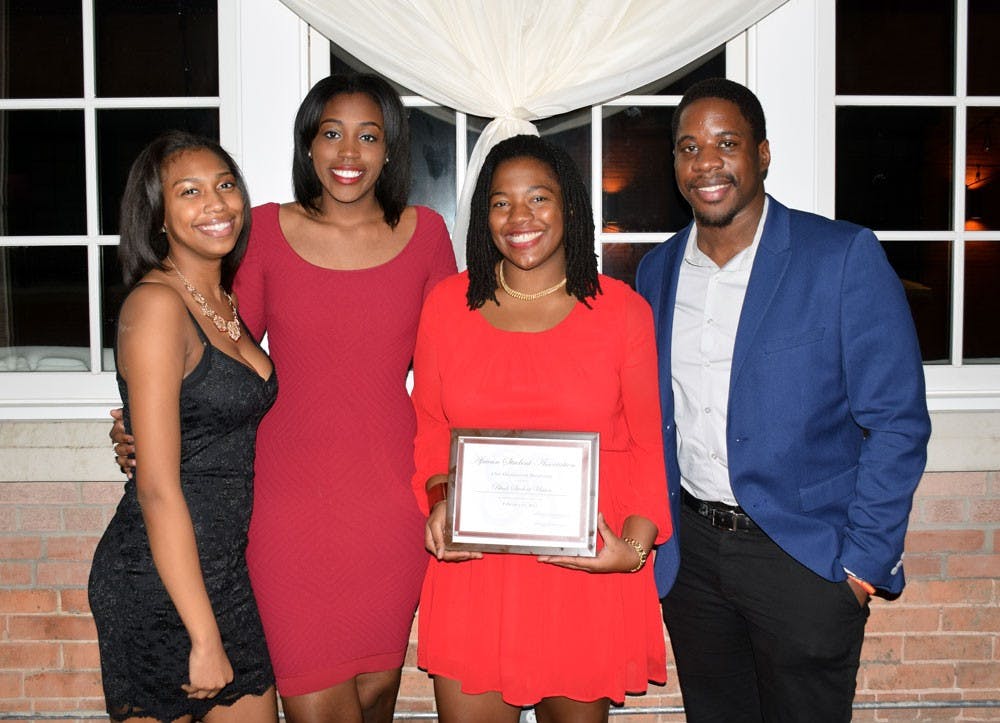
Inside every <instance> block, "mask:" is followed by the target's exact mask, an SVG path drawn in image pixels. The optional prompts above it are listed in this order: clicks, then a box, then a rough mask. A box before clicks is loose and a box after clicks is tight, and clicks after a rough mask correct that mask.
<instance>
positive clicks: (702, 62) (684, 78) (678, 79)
mask: <svg viewBox="0 0 1000 723" xmlns="http://www.w3.org/2000/svg"><path fill="white" fill-rule="evenodd" d="M725 77H726V46H725V45H720V46H719V47H718V48H716V49H715V50H712V51H710V52H708V53H706V54H705V55H703V56H701V57H700V58H698V59H697V60H696V61H694V62H693V63H690V64H688V65H686V66H684V67H683V68H681V69H680V70H678V71H676V72H674V73H671V74H670V75H668V76H667V77H666V78H664V79H663V80H660V81H657V82H656V83H655V84H654V86H655V87H656V90H653V89H648V90H647V89H644V88H640V89H639V90H635V91H632V93H633V94H635V95H647V94H653V93H655V94H656V95H684V91H686V90H687V89H688V88H690V87H691V86H692V85H694V84H695V83H696V82H698V81H699V80H704V79H706V78H725Z"/></svg>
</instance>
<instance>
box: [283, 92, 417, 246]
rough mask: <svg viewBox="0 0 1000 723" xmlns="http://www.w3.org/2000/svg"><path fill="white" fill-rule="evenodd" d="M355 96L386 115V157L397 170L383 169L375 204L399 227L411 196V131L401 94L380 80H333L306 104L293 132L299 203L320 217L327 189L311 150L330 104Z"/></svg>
mask: <svg viewBox="0 0 1000 723" xmlns="http://www.w3.org/2000/svg"><path fill="white" fill-rule="evenodd" d="M355 93H362V94H364V95H367V96H368V97H369V98H371V99H372V101H374V103H375V105H377V106H378V107H379V108H380V109H381V111H382V121H383V123H384V125H385V128H384V130H385V150H386V157H387V158H389V159H390V160H391V165H390V163H388V162H387V163H386V165H385V166H383V167H382V172H381V173H380V174H379V177H378V180H377V181H376V182H375V200H376V201H378V204H379V206H381V208H382V213H384V214H385V221H386V223H388V224H389V226H390V227H392V228H395V227H396V225H397V224H398V223H399V218H400V216H401V215H402V213H403V209H405V208H406V202H407V199H408V198H409V195H410V127H409V123H408V121H407V116H406V109H405V108H403V102H402V101H401V100H400V99H399V94H398V93H396V91H395V90H394V89H393V87H392V86H391V85H389V83H387V82H386V81H385V80H383V79H382V78H380V77H378V76H377V75H370V74H366V73H358V74H351V75H331V76H329V77H327V78H323V80H321V81H319V82H318V83H316V85H314V86H313V87H312V89H311V90H310V91H309V92H308V93H307V94H306V97H305V98H303V99H302V103H301V104H300V105H299V110H298V112H297V113H296V114H295V127H294V130H293V131H292V135H293V138H294V141H295V150H294V152H293V155H292V185H293V187H294V189H295V200H296V201H298V203H299V205H300V206H302V208H304V209H305V210H306V211H308V212H310V213H319V212H320V208H319V203H318V199H319V198H320V196H321V194H322V193H323V185H322V184H321V183H320V180H319V176H317V175H316V169H315V168H314V167H313V162H312V158H310V156H309V149H310V147H311V146H312V142H313V139H314V138H316V134H317V133H318V132H319V124H320V121H321V120H322V118H323V108H325V107H326V104H327V103H329V102H330V100H331V99H332V98H333V97H335V96H338V95H353V94H355Z"/></svg>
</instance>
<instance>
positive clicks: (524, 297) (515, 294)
mask: <svg viewBox="0 0 1000 723" xmlns="http://www.w3.org/2000/svg"><path fill="white" fill-rule="evenodd" d="M497 269H498V272H497V276H498V277H499V278H500V286H502V287H503V290H504V291H505V292H507V296H510V297H512V298H515V299H519V300H520V301H534V300H535V299H540V298H542V297H543V296H548V295H549V294H554V293H555V292H557V291H559V289H561V288H562V287H564V286H565V285H566V277H565V276H563V278H562V281H560V282H559V283H558V284H556V285H555V286H550V287H549V288H547V289H542V290H541V291H536V292H535V293H533V294H525V293H523V292H521V291H517V290H515V289H512V288H510V287H509V286H507V280H506V279H505V278H504V277H503V260H502V259H501V261H500V263H498V264H497Z"/></svg>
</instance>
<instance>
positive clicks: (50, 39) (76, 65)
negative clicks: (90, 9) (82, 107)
mask: <svg viewBox="0 0 1000 723" xmlns="http://www.w3.org/2000/svg"><path fill="white" fill-rule="evenodd" d="M81 17H82V13H81V3H80V0H45V2H39V1H38V0H7V2H0V98H80V97H82V96H83V23H82V20H81Z"/></svg>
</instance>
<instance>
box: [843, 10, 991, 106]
mask: <svg viewBox="0 0 1000 723" xmlns="http://www.w3.org/2000/svg"><path fill="white" fill-rule="evenodd" d="M989 1H990V2H995V0H989ZM836 72H837V93H838V94H841V95H951V94H952V93H954V88H955V2H954V0H879V1H878V2H872V0H837V71H836Z"/></svg>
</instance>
